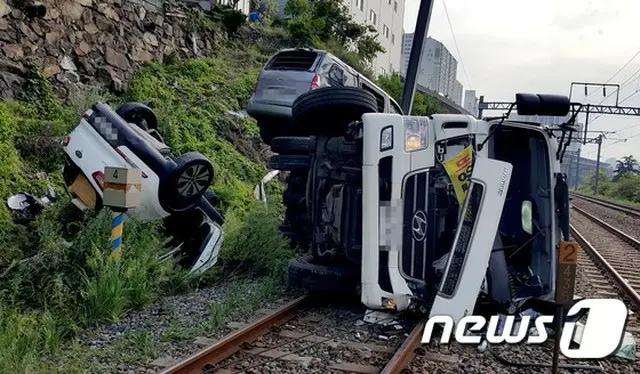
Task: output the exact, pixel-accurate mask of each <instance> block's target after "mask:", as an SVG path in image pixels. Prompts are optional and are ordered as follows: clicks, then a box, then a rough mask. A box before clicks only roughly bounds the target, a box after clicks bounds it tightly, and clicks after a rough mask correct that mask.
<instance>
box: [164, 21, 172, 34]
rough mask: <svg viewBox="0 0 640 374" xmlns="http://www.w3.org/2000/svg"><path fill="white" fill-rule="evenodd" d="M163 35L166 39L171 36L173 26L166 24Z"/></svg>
mask: <svg viewBox="0 0 640 374" xmlns="http://www.w3.org/2000/svg"><path fill="white" fill-rule="evenodd" d="M164 34H165V35H166V36H168V37H171V36H173V26H171V25H170V24H168V23H165V24H164Z"/></svg>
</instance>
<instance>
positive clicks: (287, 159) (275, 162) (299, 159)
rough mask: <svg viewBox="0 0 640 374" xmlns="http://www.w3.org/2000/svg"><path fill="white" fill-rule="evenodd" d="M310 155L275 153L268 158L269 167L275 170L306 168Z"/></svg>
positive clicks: (308, 164) (309, 161)
mask: <svg viewBox="0 0 640 374" xmlns="http://www.w3.org/2000/svg"><path fill="white" fill-rule="evenodd" d="M310 165H311V156H306V155H275V156H271V159H270V160H269V167H270V168H271V169H275V170H300V169H308V168H309V166H310Z"/></svg>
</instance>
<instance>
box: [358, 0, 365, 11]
mask: <svg viewBox="0 0 640 374" xmlns="http://www.w3.org/2000/svg"><path fill="white" fill-rule="evenodd" d="M356 8H358V9H360V10H364V0H356Z"/></svg>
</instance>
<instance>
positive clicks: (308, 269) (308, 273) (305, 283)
mask: <svg viewBox="0 0 640 374" xmlns="http://www.w3.org/2000/svg"><path fill="white" fill-rule="evenodd" d="M288 270H289V285H290V286H294V287H301V288H303V289H306V290H308V291H311V292H319V293H323V292H329V293H353V292H355V291H356V290H357V289H358V286H359V285H360V274H359V271H358V269H357V268H356V267H352V266H346V265H325V264H319V263H318V262H317V260H315V259H313V258H312V257H311V256H305V257H302V258H296V259H292V260H291V261H289V269H288Z"/></svg>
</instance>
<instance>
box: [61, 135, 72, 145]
mask: <svg viewBox="0 0 640 374" xmlns="http://www.w3.org/2000/svg"><path fill="white" fill-rule="evenodd" d="M70 141H71V137H70V136H65V137H64V140H63V141H62V146H63V147H66V146H67V145H69V142H70Z"/></svg>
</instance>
